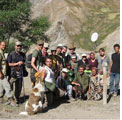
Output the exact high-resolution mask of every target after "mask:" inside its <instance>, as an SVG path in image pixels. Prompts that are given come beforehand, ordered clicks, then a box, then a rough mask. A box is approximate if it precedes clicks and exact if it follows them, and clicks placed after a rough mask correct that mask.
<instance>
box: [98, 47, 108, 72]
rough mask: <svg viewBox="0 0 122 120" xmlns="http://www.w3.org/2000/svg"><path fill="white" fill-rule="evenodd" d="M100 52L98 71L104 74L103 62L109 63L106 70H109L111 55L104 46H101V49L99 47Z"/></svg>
mask: <svg viewBox="0 0 122 120" xmlns="http://www.w3.org/2000/svg"><path fill="white" fill-rule="evenodd" d="M99 54H100V55H99V56H98V57H97V60H98V72H99V74H103V67H102V64H103V62H106V63H107V67H106V70H107V72H108V69H109V65H110V59H109V57H108V56H107V55H106V54H105V50H104V48H100V49H99Z"/></svg>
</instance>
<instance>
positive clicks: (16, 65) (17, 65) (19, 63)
mask: <svg viewBox="0 0 122 120" xmlns="http://www.w3.org/2000/svg"><path fill="white" fill-rule="evenodd" d="M21 50H22V43H21V42H20V41H17V42H16V43H15V50H14V51H12V52H11V53H10V54H9V55H8V59H7V60H8V64H9V67H10V69H11V70H10V84H11V86H12V88H13V85H15V97H16V101H17V104H19V103H20V94H21V90H22V82H23V73H24V72H23V71H24V67H25V58H26V56H25V54H24V53H23V52H22V51H21ZM14 83H15V84H14Z"/></svg>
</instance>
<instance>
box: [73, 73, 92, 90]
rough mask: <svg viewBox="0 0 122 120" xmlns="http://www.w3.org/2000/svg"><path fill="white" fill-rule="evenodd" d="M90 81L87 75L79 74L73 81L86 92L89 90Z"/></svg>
mask: <svg viewBox="0 0 122 120" xmlns="http://www.w3.org/2000/svg"><path fill="white" fill-rule="evenodd" d="M89 81H90V78H89V76H88V75H86V74H85V73H84V74H83V75H80V73H79V72H77V73H76V74H75V78H74V80H73V82H77V83H80V85H81V87H82V88H83V90H86V89H87V88H88V85H89Z"/></svg>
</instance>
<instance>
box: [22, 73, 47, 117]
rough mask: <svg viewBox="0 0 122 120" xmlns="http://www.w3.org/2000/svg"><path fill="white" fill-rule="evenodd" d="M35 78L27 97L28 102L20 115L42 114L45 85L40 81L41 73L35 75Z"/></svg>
mask: <svg viewBox="0 0 122 120" xmlns="http://www.w3.org/2000/svg"><path fill="white" fill-rule="evenodd" d="M35 78H36V84H35V87H34V88H33V89H32V91H31V93H30V95H29V99H28V101H27V102H26V104H25V112H21V113H20V115H34V114H37V113H41V112H42V109H43V105H42V103H43V99H44V92H45V85H44V82H43V80H42V73H41V72H37V73H36V74H35Z"/></svg>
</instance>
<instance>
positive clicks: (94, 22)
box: [74, 6, 120, 50]
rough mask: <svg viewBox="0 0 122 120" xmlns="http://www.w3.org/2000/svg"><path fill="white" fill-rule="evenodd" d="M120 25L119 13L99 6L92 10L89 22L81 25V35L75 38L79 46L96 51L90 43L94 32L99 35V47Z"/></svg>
mask: <svg viewBox="0 0 122 120" xmlns="http://www.w3.org/2000/svg"><path fill="white" fill-rule="evenodd" d="M119 25H120V13H119V11H113V10H112V9H110V8H109V7H106V8H105V7H102V6H99V7H97V8H94V9H91V11H90V15H89V16H88V20H87V21H86V22H84V23H83V24H82V25H81V34H79V35H76V36H74V39H75V40H76V41H77V42H78V44H79V45H80V46H81V47H82V48H84V49H87V50H94V43H92V42H91V41H90V36H91V34H92V33H93V32H98V33H99V38H98V41H97V45H99V44H100V43H102V40H104V39H105V38H106V36H107V35H108V34H110V33H111V32H113V31H114V30H115V29H116V28H117V27H118V26H119Z"/></svg>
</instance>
